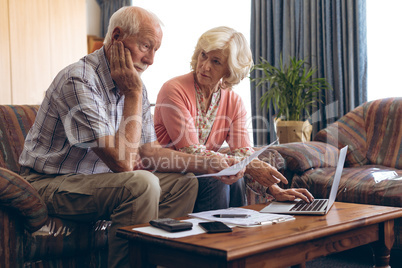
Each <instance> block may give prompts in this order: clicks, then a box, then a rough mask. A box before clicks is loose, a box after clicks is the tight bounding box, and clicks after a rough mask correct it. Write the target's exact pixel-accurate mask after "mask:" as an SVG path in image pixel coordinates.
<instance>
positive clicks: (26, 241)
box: [0, 105, 110, 268]
mask: <svg viewBox="0 0 402 268" xmlns="http://www.w3.org/2000/svg"><path fill="white" fill-rule="evenodd" d="M38 108H39V106H32V105H0V233H1V236H0V267H10V268H14V267H32V268H35V267H106V266H107V233H108V228H109V226H110V222H109V221H97V222H91V223H85V222H74V221H69V220H64V219H60V218H56V217H52V216H49V215H48V213H47V208H46V205H45V204H44V202H43V201H42V200H41V198H40V197H39V194H38V193H37V192H36V190H35V189H34V188H33V187H32V186H31V185H30V184H29V183H28V182H26V181H25V180H24V179H23V178H22V177H20V176H19V175H18V173H19V169H20V166H19V164H18V158H19V155H20V153H21V151H22V148H23V146H24V141H25V136H26V134H27V132H28V130H29V129H30V127H31V126H32V124H33V122H34V120H35V116H36V112H37V110H38Z"/></svg>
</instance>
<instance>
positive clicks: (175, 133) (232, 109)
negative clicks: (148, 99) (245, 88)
mask: <svg viewBox="0 0 402 268" xmlns="http://www.w3.org/2000/svg"><path fill="white" fill-rule="evenodd" d="M196 116H197V103H196V94H195V89H194V76H193V73H192V72H191V73H188V74H185V75H182V76H178V77H175V78H173V79H171V80H169V81H167V82H166V83H165V84H164V85H163V86H162V88H161V90H160V92H159V94H158V98H157V101H156V107H155V115H154V122H155V131H156V135H157V137H158V141H159V143H160V144H161V145H162V146H166V147H170V148H172V149H176V150H178V149H180V148H183V147H187V146H190V145H192V144H198V143H199V141H198V132H197V129H196V128H195V124H194V122H195V118H196ZM246 119H247V118H246V110H245V107H244V105H243V102H242V100H241V98H240V96H239V95H237V94H236V93H235V92H233V91H229V90H222V92H221V100H220V103H219V107H218V111H217V114H216V118H215V122H214V124H213V126H212V129H211V133H210V135H209V137H208V139H207V142H206V144H205V145H206V147H207V149H208V150H213V151H218V150H219V148H220V147H221V145H222V143H223V142H224V141H225V140H226V142H227V143H228V144H229V147H230V149H231V150H234V149H238V148H243V147H250V146H251V144H250V140H249V137H248V133H247V128H246Z"/></svg>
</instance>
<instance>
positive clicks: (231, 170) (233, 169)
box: [196, 140, 278, 178]
mask: <svg viewBox="0 0 402 268" xmlns="http://www.w3.org/2000/svg"><path fill="white" fill-rule="evenodd" d="M277 141H278V140H276V141H274V142H273V143H271V144H269V145H267V146H264V147H262V148H261V149H260V150H258V151H255V152H254V153H252V154H251V155H250V156H248V157H246V158H245V159H243V160H242V161H240V162H239V163H236V164H234V165H233V166H230V167H228V168H225V169H223V170H221V171H219V172H218V173H213V174H203V175H199V176H196V177H197V178H202V177H222V176H232V175H236V174H237V173H239V172H240V171H241V170H242V169H243V168H245V167H246V166H247V165H248V164H250V162H251V161H253V159H254V158H256V157H258V156H259V155H260V154H261V153H262V152H264V151H265V150H266V149H267V148H268V147H269V146H271V145H274V144H275V143H276V142H277Z"/></svg>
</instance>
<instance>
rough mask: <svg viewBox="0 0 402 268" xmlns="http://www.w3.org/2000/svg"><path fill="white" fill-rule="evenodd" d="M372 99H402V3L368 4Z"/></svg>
mask: <svg viewBox="0 0 402 268" xmlns="http://www.w3.org/2000/svg"><path fill="white" fill-rule="evenodd" d="M366 8H367V54H368V85H367V88H368V89H367V90H368V92H367V95H368V100H369V101H370V100H375V99H380V98H386V97H402V83H401V82H400V80H401V75H402V64H401V63H402V53H401V47H400V46H401V43H402V35H401V34H400V28H401V26H402V16H401V14H400V11H401V10H402V1H400V0H386V1H377V0H368V1H367V7H366Z"/></svg>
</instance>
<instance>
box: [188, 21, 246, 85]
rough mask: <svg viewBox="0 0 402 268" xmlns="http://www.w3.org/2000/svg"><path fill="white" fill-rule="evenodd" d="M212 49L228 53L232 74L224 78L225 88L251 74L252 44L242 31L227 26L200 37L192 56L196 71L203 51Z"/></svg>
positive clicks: (192, 67) (193, 66) (193, 68)
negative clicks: (250, 44)
mask: <svg viewBox="0 0 402 268" xmlns="http://www.w3.org/2000/svg"><path fill="white" fill-rule="evenodd" d="M212 50H222V51H223V52H224V53H225V54H228V67H229V72H230V75H229V76H227V77H223V79H222V80H223V81H222V82H223V86H224V87H225V88H231V87H233V86H234V85H237V84H238V83H240V81H241V80H243V78H245V77H246V76H247V75H248V74H249V72H250V68H251V67H252V66H253V58H252V54H251V50H250V46H249V44H248V42H247V40H246V38H245V37H244V35H243V34H242V33H240V32H237V31H236V30H234V29H232V28H229V27H226V26H221V27H216V28H213V29H211V30H209V31H206V32H205V33H204V34H202V35H201V37H200V38H199V39H198V42H197V45H196V47H195V50H194V54H193V56H192V58H191V63H190V64H191V69H192V70H193V71H195V69H196V67H197V64H198V55H199V54H200V53H201V51H205V52H207V53H208V52H210V51H212Z"/></svg>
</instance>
